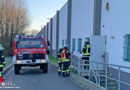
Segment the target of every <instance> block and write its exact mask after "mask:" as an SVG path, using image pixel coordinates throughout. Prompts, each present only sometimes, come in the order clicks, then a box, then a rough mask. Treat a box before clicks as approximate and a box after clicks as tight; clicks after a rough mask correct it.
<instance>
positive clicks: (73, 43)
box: [72, 39, 75, 51]
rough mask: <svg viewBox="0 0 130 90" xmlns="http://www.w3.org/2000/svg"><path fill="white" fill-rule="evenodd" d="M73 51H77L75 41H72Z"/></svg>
mask: <svg viewBox="0 0 130 90" xmlns="http://www.w3.org/2000/svg"><path fill="white" fill-rule="evenodd" d="M72 50H73V51H75V39H72Z"/></svg>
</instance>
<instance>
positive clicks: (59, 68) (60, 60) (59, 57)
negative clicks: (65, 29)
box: [57, 46, 63, 75]
mask: <svg viewBox="0 0 130 90" xmlns="http://www.w3.org/2000/svg"><path fill="white" fill-rule="evenodd" d="M62 50H63V48H62V46H60V48H59V51H58V55H57V57H58V74H59V75H61V67H62V58H61V53H62Z"/></svg>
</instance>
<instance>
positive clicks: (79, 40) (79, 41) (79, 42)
mask: <svg viewBox="0 0 130 90" xmlns="http://www.w3.org/2000/svg"><path fill="white" fill-rule="evenodd" d="M81 46H82V39H81V38H79V39H78V52H81Z"/></svg>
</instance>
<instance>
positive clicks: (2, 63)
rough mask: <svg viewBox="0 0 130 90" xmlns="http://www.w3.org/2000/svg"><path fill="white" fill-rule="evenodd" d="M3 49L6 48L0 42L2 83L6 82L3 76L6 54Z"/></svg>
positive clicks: (0, 80) (0, 75)
mask: <svg viewBox="0 0 130 90" xmlns="http://www.w3.org/2000/svg"><path fill="white" fill-rule="evenodd" d="M3 50H4V48H3V47H2V45H1V44H0V82H1V83H3V82H4V79H3V76H2V72H3V68H4V66H5V58H4V55H3Z"/></svg>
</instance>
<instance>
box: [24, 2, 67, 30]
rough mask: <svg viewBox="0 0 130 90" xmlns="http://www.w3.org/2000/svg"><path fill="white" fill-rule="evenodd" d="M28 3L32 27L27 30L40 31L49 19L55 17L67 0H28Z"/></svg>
mask: <svg viewBox="0 0 130 90" xmlns="http://www.w3.org/2000/svg"><path fill="white" fill-rule="evenodd" d="M25 1H26V0H25ZM26 2H27V5H28V10H29V18H30V26H29V27H28V28H27V29H28V30H32V29H36V30H40V29H41V26H44V25H46V23H47V22H48V21H49V20H48V19H49V18H51V17H53V16H54V15H55V14H56V11H57V10H59V9H61V7H62V6H63V5H64V4H65V3H66V2H67V0H27V1H26Z"/></svg>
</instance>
